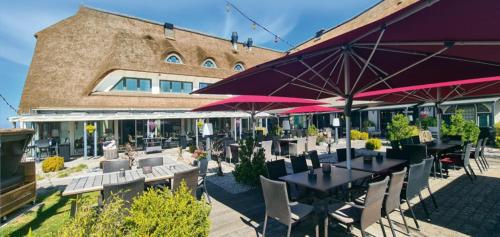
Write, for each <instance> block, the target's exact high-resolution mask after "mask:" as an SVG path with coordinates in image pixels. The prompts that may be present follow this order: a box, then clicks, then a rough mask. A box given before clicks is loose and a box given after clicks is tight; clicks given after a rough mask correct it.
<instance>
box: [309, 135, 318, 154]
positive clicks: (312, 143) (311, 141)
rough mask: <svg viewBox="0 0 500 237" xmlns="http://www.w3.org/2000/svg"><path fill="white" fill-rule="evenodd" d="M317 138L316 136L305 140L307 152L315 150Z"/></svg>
mask: <svg viewBox="0 0 500 237" xmlns="http://www.w3.org/2000/svg"><path fill="white" fill-rule="evenodd" d="M317 139H318V137H316V136H309V137H308V138H307V151H313V150H316V140H317Z"/></svg>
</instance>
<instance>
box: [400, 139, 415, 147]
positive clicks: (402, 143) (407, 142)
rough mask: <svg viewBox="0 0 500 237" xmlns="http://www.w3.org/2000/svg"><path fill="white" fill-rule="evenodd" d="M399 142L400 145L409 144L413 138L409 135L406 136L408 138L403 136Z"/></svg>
mask: <svg viewBox="0 0 500 237" xmlns="http://www.w3.org/2000/svg"><path fill="white" fill-rule="evenodd" d="M399 143H401V145H403V146H404V145H411V144H413V140H412V139H411V137H408V138H403V139H401V140H399Z"/></svg>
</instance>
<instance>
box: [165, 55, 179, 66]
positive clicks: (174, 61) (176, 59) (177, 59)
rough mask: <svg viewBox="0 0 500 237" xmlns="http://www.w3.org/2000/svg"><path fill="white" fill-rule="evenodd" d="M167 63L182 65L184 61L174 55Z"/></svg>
mask: <svg viewBox="0 0 500 237" xmlns="http://www.w3.org/2000/svg"><path fill="white" fill-rule="evenodd" d="M165 62H167V63H172V64H182V59H181V57H180V56H179V55H178V54H175V53H172V54H169V55H168V56H167V57H166V58H165Z"/></svg>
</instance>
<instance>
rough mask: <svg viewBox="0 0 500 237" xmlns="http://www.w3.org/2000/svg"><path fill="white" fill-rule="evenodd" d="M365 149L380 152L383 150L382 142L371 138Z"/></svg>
mask: <svg viewBox="0 0 500 237" xmlns="http://www.w3.org/2000/svg"><path fill="white" fill-rule="evenodd" d="M365 148H366V149H368V150H378V149H380V148H382V140H380V139H378V138H370V139H368V140H367V141H366V144H365Z"/></svg>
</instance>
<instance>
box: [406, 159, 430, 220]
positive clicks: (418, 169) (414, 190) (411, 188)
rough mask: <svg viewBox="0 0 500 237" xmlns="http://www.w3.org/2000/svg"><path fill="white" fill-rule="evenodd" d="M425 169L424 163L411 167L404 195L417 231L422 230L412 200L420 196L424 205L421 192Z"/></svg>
mask: <svg viewBox="0 0 500 237" xmlns="http://www.w3.org/2000/svg"><path fill="white" fill-rule="evenodd" d="M424 169H425V164H424V162H423V161H422V162H420V163H418V164H411V165H410V169H409V171H408V179H407V182H406V185H405V187H404V190H405V191H404V193H403V202H406V204H407V205H408V209H410V213H411V216H412V217H413V221H415V226H416V227H417V229H420V226H419V225H418V221H417V218H416V217H415V213H414V212H413V208H412V206H411V203H410V200H411V199H413V198H415V197H417V196H418V197H419V198H420V202H421V203H422V195H421V194H420V191H421V190H422V176H423V175H424Z"/></svg>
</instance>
